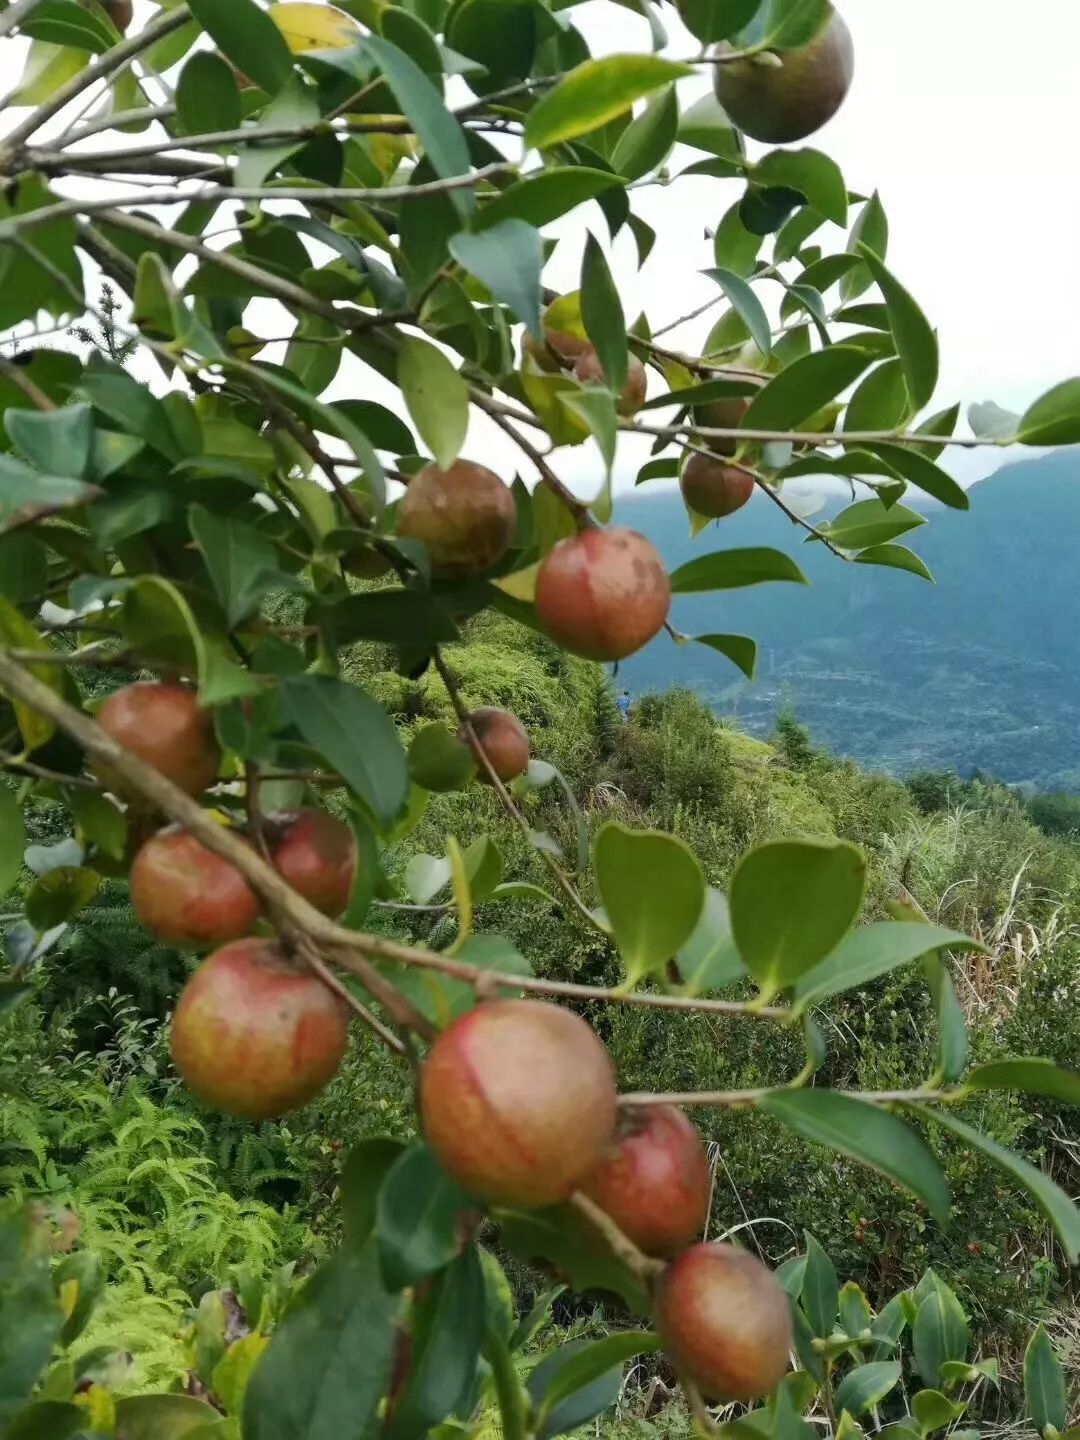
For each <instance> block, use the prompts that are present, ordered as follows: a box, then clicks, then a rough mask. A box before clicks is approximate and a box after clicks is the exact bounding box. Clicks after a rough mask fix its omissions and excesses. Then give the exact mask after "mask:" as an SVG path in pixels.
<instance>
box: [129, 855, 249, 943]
mask: <svg viewBox="0 0 1080 1440" xmlns="http://www.w3.org/2000/svg"><path fill="white" fill-rule="evenodd" d="M131 903H132V905H133V906H134V909H135V914H136V915H137V916H138V917H139V923H140V924H141V925H142V926H143V928H144V929H145V930H148V931H149V932H150V934H151V935H156V936H157V938H158V939H159V940H163V941H164V942H165V943H166V944H167V945H195V946H200V947H201V946H207V945H223V944H225V942H226V941H228V940H239V939H240V937H241V936H242V935H247V934H249V933H250V931H251V929H252V927H253V926H254V924H255V922H256V920H257V919H258V918H259V911H260V906H259V901H258V897H257V896H256V894H255V892H254V890H252V888H251V886H250V885H249V884H248V883H247V881H246V880H245V879H244V877H243V875H241V874H240V871H239V870H237V868H236V866H235V865H230V864H229V862H228V860H223V859H222V858H221V856H220V855H215V854H214V852H213V851H212V850H208V849H207V848H206V846H205V845H202V844H200V842H199V841H198V840H196V839H195V836H194V835H190V834H189V833H188V832H187V831H186V830H177V829H170V830H162V831H161V832H160V834H157V835H154V836H152V837H151V839H149V840H147V841H146V843H145V844H144V845H143V846H142V847H141V848H140V850H139V853H138V854H137V855H136V856H135V861H134V863H133V865H132V867H131Z"/></svg>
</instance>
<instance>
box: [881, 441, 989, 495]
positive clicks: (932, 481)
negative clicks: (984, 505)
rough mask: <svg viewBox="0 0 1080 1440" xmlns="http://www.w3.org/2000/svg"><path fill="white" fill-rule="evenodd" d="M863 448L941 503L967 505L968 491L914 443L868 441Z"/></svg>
mask: <svg viewBox="0 0 1080 1440" xmlns="http://www.w3.org/2000/svg"><path fill="white" fill-rule="evenodd" d="M866 448H867V449H868V450H869V451H870V453H871V454H872V455H876V456H877V457H878V458H879V459H880V460H884V461H885V462H886V464H888V465H891V466H892V468H893V469H894V470H895V471H896V472H897V474H899V475H902V476H903V478H904V479H905V480H907V481H909V483H910V484H912V485H914V486H915V487H916V489H918V490H924V491H925V492H926V494H927V495H932V496H933V497H934V499H935V500H940V501H941V503H942V504H943V505H948V506H949V507H950V508H951V509H953V510H967V509H969V508H970V505H971V501H970V500H969V499H968V494H967V491H966V490H965V489H964V488H963V487H962V486H961V485H958V484H957V483H956V481H955V480H954V479H953V478H952V476H951V475H949V474H947V473H946V472H945V471H944V470H942V468H941V466H940V465H935V464H934V462H933V460H928V459H927V458H926V456H925V455H920V453H919V451H918V449H916V448H915V447H914V446H910V445H868V446H867V447H866Z"/></svg>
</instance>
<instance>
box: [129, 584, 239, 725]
mask: <svg viewBox="0 0 1080 1440" xmlns="http://www.w3.org/2000/svg"><path fill="white" fill-rule="evenodd" d="M202 599H203V597H202V596H200V595H199V593H198V592H197V591H187V592H183V591H181V590H180V589H179V588H178V587H177V586H176V585H173V584H171V583H170V582H169V581H168V580H163V579H162V578H161V577H160V576H159V575H142V576H140V577H139V579H138V580H137V581H135V583H134V584H133V585H132V586H131V587H130V588H129V589H128V590H126V591H125V592H124V599H123V604H122V606H121V611H120V624H121V628H122V630H123V632H124V635H125V637H126V639H127V641H128V644H129V645H130V646H131V648H132V649H133V650H137V651H138V652H139V653H140V655H141V656H143V657H144V658H145V659H147V660H153V661H155V662H156V663H158V664H160V665H164V666H166V667H168V668H171V669H176V670H179V671H180V673H181V674H186V675H196V676H198V681H199V698H200V701H201V703H202V704H203V705H206V706H212V705H222V704H224V703H225V702H226V700H232V699H235V698H237V697H238V696H245V695H255V694H258V693H259V691H260V688H261V687H260V685H259V682H258V681H257V680H256V679H255V678H254V676H252V675H251V674H250V673H249V672H248V671H247V670H244V669H242V668H241V667H240V666H239V665H238V664H237V663H236V662H235V661H234V660H233V659H232V658H231V656H230V655H229V654H228V653H227V652H226V646H225V638H224V636H223V635H222V634H221V633H220V631H219V630H217V629H215V628H214V626H215V623H218V624H219V623H220V622H218V619H217V616H216V615H213V614H211V615H207V614H206V613H205V612H204V609H203V606H202V605H200V613H199V616H198V617H196V614H195V612H194V610H193V609H192V606H191V602H192V601H194V602H195V603H199V602H200V601H201V600H202Z"/></svg>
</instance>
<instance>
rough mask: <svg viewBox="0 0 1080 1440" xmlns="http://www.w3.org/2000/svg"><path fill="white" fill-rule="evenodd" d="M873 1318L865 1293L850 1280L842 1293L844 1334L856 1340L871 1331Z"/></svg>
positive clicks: (841, 1314)
mask: <svg viewBox="0 0 1080 1440" xmlns="http://www.w3.org/2000/svg"><path fill="white" fill-rule="evenodd" d="M873 1318H874V1314H873V1311H872V1310H871V1309H870V1302H869V1300H867V1298H866V1294H865V1292H864V1291H863V1290H862V1289H861V1288H860V1287H859V1286H858V1285H856V1283H855V1281H854V1280H848V1281H847V1282H846V1284H845V1285H844V1286H843V1288H842V1289H841V1291H840V1324H841V1326H842V1327H843V1330H844V1333H845V1334H846V1335H850V1336H851V1338H852V1339H853V1340H854V1339H856V1338H857V1337H858V1336H859V1335H861V1334H862V1332H863V1331H864V1330H869V1329H870V1322H871V1321H872V1320H873Z"/></svg>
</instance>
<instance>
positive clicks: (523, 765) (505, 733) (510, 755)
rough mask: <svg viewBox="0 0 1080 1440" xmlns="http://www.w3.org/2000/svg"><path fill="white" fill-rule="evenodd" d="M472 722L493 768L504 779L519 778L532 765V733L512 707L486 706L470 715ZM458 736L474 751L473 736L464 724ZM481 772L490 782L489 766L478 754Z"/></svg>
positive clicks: (478, 768)
mask: <svg viewBox="0 0 1080 1440" xmlns="http://www.w3.org/2000/svg"><path fill="white" fill-rule="evenodd" d="M469 724H470V725H471V727H472V731H473V734H474V735H475V736H476V740H477V744H478V745H479V747H480V749H482V750H483V752H484V754H485V755H486V756H487V758H488V760H489V761H490V763H491V767H492V769H493V770H494V771H495V774H496V775H498V777H499V779H500V780H502V781H504V782H505V781H507V780H516V779H517V777H518V776H519V775H524V774H525V772H526V770H528V768H529V735H528V731H527V730H526V729H525V726H524V725H522V723H521V721H520V720H519V719H518V718H517V716H516V715H511V713H510V711H509V710H496V709H494V708H492V707H490V706H484V707H482V708H481V709H479V710H474V711H473V712H472V714H471V715H470V716H469ZM458 739H459V740H462V741H464V743H465V744H466V745H468V746H470V748H471V749H473V750H474V751H475V750H476V748H477V746H476V745H473V743H472V739H471V737H470V736H469V733H468V731H467V729H466V727H465V726H464V725H463V726H462V727H461V729H460V730H459V731H458ZM477 774H478V775H479V777H480V779H481V780H485V781H488V782H489V783H490V776H489V775H488V772H487V770H486V769H485V768H484V766H483V764H481V762H480V760H479V757H478V758H477Z"/></svg>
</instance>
